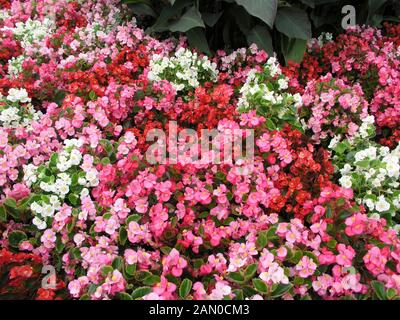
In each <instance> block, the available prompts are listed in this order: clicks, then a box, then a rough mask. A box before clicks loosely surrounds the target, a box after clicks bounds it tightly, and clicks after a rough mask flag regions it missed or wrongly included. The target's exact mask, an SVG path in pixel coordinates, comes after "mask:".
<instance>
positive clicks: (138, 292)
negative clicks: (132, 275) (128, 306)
mask: <svg viewBox="0 0 400 320" xmlns="http://www.w3.org/2000/svg"><path fill="white" fill-rule="evenodd" d="M152 291H153V289H152V288H150V287H139V288H136V289H135V290H133V292H132V295H131V297H132V299H138V298H141V297H143V296H145V295H147V294H149V293H150V292H152Z"/></svg>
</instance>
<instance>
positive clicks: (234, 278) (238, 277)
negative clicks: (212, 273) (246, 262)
mask: <svg viewBox="0 0 400 320" xmlns="http://www.w3.org/2000/svg"><path fill="white" fill-rule="evenodd" d="M228 277H229V278H230V279H231V280H232V281H234V282H237V283H243V282H244V277H243V275H242V274H241V273H239V272H230V273H229V274H228Z"/></svg>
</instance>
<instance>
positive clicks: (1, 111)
mask: <svg viewBox="0 0 400 320" xmlns="http://www.w3.org/2000/svg"><path fill="white" fill-rule="evenodd" d="M30 101H31V99H30V98H29V97H28V92H27V91H26V90H25V89H17V88H11V89H10V90H9V91H8V96H7V97H3V96H1V95H0V102H1V103H2V104H3V105H0V125H1V126H2V127H5V128H14V129H15V128H18V127H20V126H23V127H26V128H27V129H28V130H30V129H31V122H32V121H37V120H39V119H40V117H41V116H42V113H41V112H37V111H36V110H35V109H34V107H33V106H32V105H31V104H30V103H29V102H30ZM20 103H23V104H25V105H23V106H20Z"/></svg>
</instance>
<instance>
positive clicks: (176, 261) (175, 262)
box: [162, 248, 187, 277]
mask: <svg viewBox="0 0 400 320" xmlns="http://www.w3.org/2000/svg"><path fill="white" fill-rule="evenodd" d="M162 264H163V272H164V273H166V274H168V273H171V274H172V275H173V276H174V277H180V276H181V275H182V273H183V269H184V268H186V266H187V262H186V260H185V259H183V258H182V257H181V256H180V254H179V251H178V250H176V249H175V248H174V249H172V250H171V251H170V253H169V254H168V255H166V256H164V258H163V260H162Z"/></svg>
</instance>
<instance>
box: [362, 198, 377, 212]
mask: <svg viewBox="0 0 400 320" xmlns="http://www.w3.org/2000/svg"><path fill="white" fill-rule="evenodd" d="M364 203H365V204H366V206H367V207H368V208H369V210H371V211H372V210H374V208H375V203H374V201H373V200H372V199H365V200H364Z"/></svg>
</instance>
